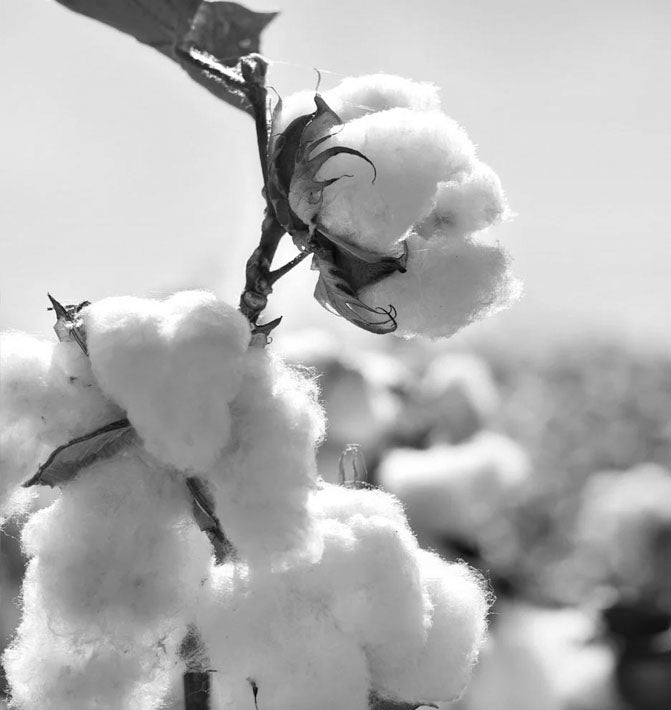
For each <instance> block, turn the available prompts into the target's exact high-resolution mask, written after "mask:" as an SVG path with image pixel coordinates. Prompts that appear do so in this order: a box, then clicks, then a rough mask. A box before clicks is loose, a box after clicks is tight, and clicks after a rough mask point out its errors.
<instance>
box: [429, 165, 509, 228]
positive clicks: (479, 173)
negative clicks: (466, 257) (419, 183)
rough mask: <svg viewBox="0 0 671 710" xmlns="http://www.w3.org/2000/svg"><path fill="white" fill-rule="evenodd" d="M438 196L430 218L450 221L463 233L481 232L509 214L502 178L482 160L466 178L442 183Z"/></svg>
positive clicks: (446, 222)
mask: <svg viewBox="0 0 671 710" xmlns="http://www.w3.org/2000/svg"><path fill="white" fill-rule="evenodd" d="M435 199H436V203H435V206H434V209H433V211H432V213H431V216H430V217H429V220H434V221H440V222H443V223H444V224H449V225H451V226H453V227H454V228H455V229H457V230H459V231H460V232H461V233H463V234H470V233H471V232H478V231H480V230H481V229H485V228H486V227H489V226H491V225H492V224H496V223H497V222H500V221H501V220H503V219H505V218H506V217H507V216H508V215H509V214H510V210H509V208H508V204H507V202H506V198H505V194H504V192H503V187H502V186H501V180H500V179H499V177H498V175H497V174H496V173H495V172H494V171H493V170H492V169H491V168H490V167H489V166H488V165H485V164H484V163H481V162H479V161H478V162H477V164H476V165H475V166H474V169H473V170H472V171H471V172H469V173H468V174H467V175H466V176H464V177H463V179H461V180H452V181H448V182H441V183H439V185H438V191H437V193H436V198H435ZM419 231H420V232H421V228H420V230H419Z"/></svg>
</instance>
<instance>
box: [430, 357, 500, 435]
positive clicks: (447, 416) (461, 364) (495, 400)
mask: <svg viewBox="0 0 671 710" xmlns="http://www.w3.org/2000/svg"><path fill="white" fill-rule="evenodd" d="M417 399H418V401H417V408H418V409H419V410H420V412H419V414H420V415H421V416H422V417H423V418H425V419H426V420H427V423H428V426H429V427H430V438H431V441H432V442H434V443H438V442H439V441H445V440H447V441H448V442H450V443H460V442H463V441H465V440H466V439H468V438H470V437H471V436H473V435H474V434H476V433H477V432H478V431H480V430H481V429H483V428H484V427H486V426H487V425H488V424H489V423H490V422H491V421H492V418H493V416H494V413H495V411H496V410H497V408H498V406H499V404H500V401H499V395H498V392H497V390H496V385H495V384H494V381H493V379H492V374H491V372H490V371H489V368H488V367H487V364H486V363H485V362H484V361H483V360H481V359H480V358H477V357H475V356H473V355H467V354H457V353H446V354H443V355H439V356H438V357H436V358H435V359H434V360H432V361H431V363H430V364H429V366H428V367H427V370H426V372H425V373H424V375H423V377H422V379H421V381H420V384H419V393H418V398H417Z"/></svg>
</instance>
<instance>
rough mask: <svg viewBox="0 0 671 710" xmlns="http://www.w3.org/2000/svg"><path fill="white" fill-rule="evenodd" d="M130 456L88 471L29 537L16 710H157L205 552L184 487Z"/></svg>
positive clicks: (15, 654) (13, 655)
mask: <svg viewBox="0 0 671 710" xmlns="http://www.w3.org/2000/svg"><path fill="white" fill-rule="evenodd" d="M138 454H139V452H138V451H133V450H127V451H125V452H123V453H121V454H118V455H117V456H116V457H114V458H112V459H109V460H106V461H102V462H99V463H97V464H94V465H92V466H90V467H89V468H88V469H87V470H86V471H85V472H84V473H82V474H80V475H79V476H78V477H77V478H75V479H74V480H73V481H71V482H70V483H69V484H68V485H67V486H66V487H65V488H64V490H63V493H62V495H61V497H60V498H59V499H58V500H56V501H55V502H54V503H52V505H51V506H49V507H48V508H45V509H43V510H41V511H38V512H37V513H36V514H35V515H33V517H32V518H31V519H30V520H29V521H28V523H27V525H26V526H25V528H24V532H23V544H24V547H25V550H26V552H27V553H28V554H29V555H30V556H31V558H32V559H31V560H30V563H29V565H28V570H27V572H26V577H25V580H24V586H23V595H22V596H23V621H22V623H21V626H20V627H19V631H18V635H17V638H16V639H15V641H14V643H13V644H12V646H11V647H10V649H9V650H8V651H7V652H6V654H5V656H4V659H3V660H4V664H5V667H6V670H7V677H8V681H9V684H10V687H11V691H12V693H13V696H14V698H15V702H16V704H17V707H19V708H21V709H22V710H23V709H24V708H25V709H26V710H32V708H36V707H39V708H53V710H61V709H62V708H66V707H68V708H69V707H74V708H82V710H83V709H84V708H96V707H99V708H119V710H121V709H122V708H123V709H124V710H125V709H126V708H133V709H135V708H137V710H140V709H144V708H154V707H158V704H159V703H160V702H161V699H162V697H163V696H164V695H165V693H166V692H167V688H168V685H169V682H170V677H171V674H172V669H173V667H174V665H175V664H176V663H178V647H179V643H180V641H181V639H182V638H183V636H184V634H185V633H186V629H187V625H188V623H190V622H191V621H192V619H193V617H194V614H195V610H194V607H195V604H196V602H197V592H198V589H199V587H200V584H201V581H202V580H203V578H204V577H205V576H206V575H207V570H208V566H209V562H210V555H211V550H210V545H209V542H208V540H207V538H206V537H205V535H203V533H201V532H200V531H199V530H198V529H197V527H196V525H195V523H194V521H193V517H192V512H191V501H190V499H189V497H188V493H187V491H186V488H185V486H184V483H183V481H182V480H181V479H179V478H178V477H175V476H171V475H170V474H169V473H168V472H167V471H164V470H160V469H156V468H152V467H150V466H148V465H147V464H146V463H145V461H144V460H143V458H142V456H140V455H138Z"/></svg>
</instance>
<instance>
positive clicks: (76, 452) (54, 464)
mask: <svg viewBox="0 0 671 710" xmlns="http://www.w3.org/2000/svg"><path fill="white" fill-rule="evenodd" d="M136 438H137V435H136V433H135V430H134V429H133V427H132V426H131V424H130V422H129V421H128V419H119V420H118V421H116V422H112V423H111V424H106V425H105V426H104V427H102V428H100V429H96V430H95V431H92V432H90V433H89V434H85V435H84V436H79V437H77V438H76V439H72V441H69V442H68V443H67V444H63V446H59V447H58V448H57V449H55V450H54V451H53V452H52V453H51V455H50V456H49V458H48V459H47V460H46V461H45V462H44V463H43V464H42V465H41V466H40V468H39V470H38V471H37V473H36V474H35V475H34V476H33V477H32V478H31V479H30V480H28V481H26V482H25V483H24V484H23V485H24V487H25V488H28V487H30V486H35V485H46V486H52V487H53V486H60V485H62V484H63V483H67V482H68V481H70V480H72V479H73V478H74V477H75V476H76V475H77V474H78V473H79V472H80V471H81V470H82V469H84V468H86V467H87V466H90V465H91V464H93V463H96V462H97V461H102V460H104V459H107V458H110V457H111V456H114V455H115V454H116V453H118V452H119V451H121V450H122V449H124V448H126V447H127V446H128V445H130V444H131V443H132V442H134V441H135V440H136Z"/></svg>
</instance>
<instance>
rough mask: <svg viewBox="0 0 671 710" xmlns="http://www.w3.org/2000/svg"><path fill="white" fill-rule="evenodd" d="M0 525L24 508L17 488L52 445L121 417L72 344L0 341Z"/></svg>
mask: <svg viewBox="0 0 671 710" xmlns="http://www.w3.org/2000/svg"><path fill="white" fill-rule="evenodd" d="M0 373H1V375H0V521H1V520H2V518H3V517H4V516H5V515H9V514H13V513H16V512H18V511H19V510H21V509H22V508H23V507H25V504H26V503H27V501H28V499H29V497H31V493H29V492H25V491H17V488H18V486H19V485H20V484H21V483H22V482H23V481H25V480H27V479H28V478H29V477H30V476H31V475H32V474H34V473H35V471H36V469H37V467H38V465H39V464H40V463H41V462H43V461H44V460H46V458H47V456H48V455H49V453H50V452H51V451H52V450H53V449H54V448H55V447H57V446H60V445H62V444H65V443H67V442H68V441H69V440H71V439H73V438H75V437H77V436H81V435H83V434H85V433H87V432H89V431H92V430H93V429H96V428H97V427H100V426H103V425H104V424H107V423H109V422H110V421H113V420H114V419H115V418H118V417H119V416H121V414H120V412H119V410H118V408H117V407H116V406H115V405H113V404H112V403H111V402H110V401H109V400H108V399H107V398H106V397H105V396H104V395H103V393H102V392H101V391H100V389H99V388H98V386H97V384H96V383H95V381H94V379H93V375H92V373H91V368H90V366H89V363H88V360H87V358H86V356H85V355H84V353H82V351H81V350H80V349H79V347H78V346H77V344H76V343H74V342H62V343H53V342H49V341H45V340H39V339H37V338H34V337H32V336H30V335H26V334H24V333H3V334H2V336H1V338H0Z"/></svg>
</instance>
